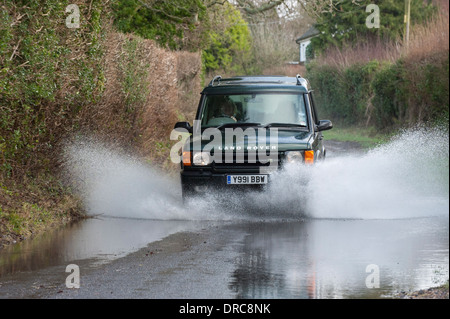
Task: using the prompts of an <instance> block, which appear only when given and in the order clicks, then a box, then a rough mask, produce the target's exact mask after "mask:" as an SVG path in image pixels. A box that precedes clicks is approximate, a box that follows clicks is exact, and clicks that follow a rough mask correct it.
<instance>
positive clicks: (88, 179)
mask: <svg viewBox="0 0 450 319" xmlns="http://www.w3.org/2000/svg"><path fill="white" fill-rule="evenodd" d="M448 150H449V143H448V130H447V131H446V130H440V129H433V130H427V129H416V130H409V131H405V132H404V133H402V134H400V135H398V136H397V137H395V138H394V139H392V141H391V142H390V143H388V144H386V145H383V146H380V147H378V148H376V149H374V150H372V151H369V152H368V153H366V154H363V155H360V156H356V155H351V156H340V157H336V158H328V159H327V160H326V161H325V162H323V163H320V164H318V165H316V166H314V167H303V166H291V167H286V169H284V170H283V171H280V172H278V173H277V174H275V175H274V176H272V177H273V178H272V181H271V184H270V186H269V187H268V189H266V190H265V191H264V192H259V191H258V192H235V193H228V192H227V193H225V192H221V193H210V194H207V195H205V196H202V197H197V198H194V199H192V200H190V201H188V202H186V203H182V201H181V190H180V181H179V178H171V177H168V176H166V175H164V174H163V173H161V172H160V171H158V170H156V169H153V168H152V167H151V166H150V165H148V164H146V163H143V162H142V161H141V160H139V159H137V158H135V157H133V156H130V155H129V154H126V153H124V152H121V151H118V150H117V149H114V148H111V147H107V146H105V145H104V144H102V143H99V142H97V141H93V140H89V139H83V140H82V141H79V142H77V143H72V144H70V145H68V147H67V148H66V167H67V172H68V176H69V177H70V181H71V183H72V184H73V185H76V186H77V189H78V190H79V191H80V195H81V196H82V197H83V200H84V203H85V206H86V209H87V211H88V213H89V214H93V215H97V214H104V215H108V216H114V217H132V218H147V219H158V220H172V219H181V220H236V219H245V220H249V219H258V220H261V219H263V220H267V219H280V218H283V219H286V218H295V219H298V218H304V217H311V218H358V219H385V218H410V217H423V216H432V215H443V214H445V215H447V214H448V208H449V151H448ZM174 165H175V164H174Z"/></svg>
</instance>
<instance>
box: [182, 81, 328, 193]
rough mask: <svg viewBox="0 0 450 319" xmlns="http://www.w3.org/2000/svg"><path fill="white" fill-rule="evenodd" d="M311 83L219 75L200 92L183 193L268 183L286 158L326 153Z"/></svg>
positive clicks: (188, 129) (308, 160) (324, 124)
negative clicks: (310, 86)
mask: <svg viewBox="0 0 450 319" xmlns="http://www.w3.org/2000/svg"><path fill="white" fill-rule="evenodd" d="M331 128H332V123H331V122H330V121H328V120H319V118H318V115H317V112H316V108H315V105H314V98H313V95H312V91H311V90H310V89H309V88H308V82H307V81H306V80H305V79H304V78H302V77H301V76H299V75H297V77H275V76H244V77H233V78H227V79H222V78H221V77H220V76H217V77H215V78H214V79H213V80H212V81H211V82H210V83H209V85H208V86H207V87H205V88H204V90H203V91H202V92H201V99H200V103H199V106H198V110H197V115H196V118H195V120H194V123H193V125H192V126H191V124H190V123H188V122H178V123H176V125H175V131H177V132H184V133H188V134H189V137H188V138H187V140H186V143H185V144H184V145H183V147H182V150H181V153H182V155H181V154H180V155H181V156H180V159H181V185H182V193H183V197H184V198H185V197H186V196H190V195H195V194H201V193H204V192H210V191H212V190H217V189H219V190H224V189H225V190H227V189H228V190H236V189H248V188H264V187H265V185H267V184H269V183H270V182H271V174H272V173H273V172H274V171H276V170H279V169H281V168H282V167H283V166H284V165H285V164H286V163H292V162H298V163H301V165H309V164H313V163H315V162H316V161H319V160H322V159H324V158H325V155H326V150H325V148H324V145H323V143H322V138H323V137H322V133H321V132H322V131H324V130H329V129H331Z"/></svg>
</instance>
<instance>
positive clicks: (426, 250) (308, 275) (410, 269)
mask: <svg viewBox="0 0 450 319" xmlns="http://www.w3.org/2000/svg"><path fill="white" fill-rule="evenodd" d="M241 227H245V228H246V230H247V231H248V235H247V236H246V238H245V240H244V242H243V243H242V247H241V252H240V257H239V258H238V259H237V260H236V265H237V266H236V267H237V268H236V270H235V271H234V273H233V275H232V278H231V282H230V285H229V288H230V289H231V290H232V291H233V292H235V293H236V296H237V297H238V298H379V297H383V296H390V295H392V294H394V293H396V292H400V291H409V290H417V289H423V288H427V287H430V286H436V285H439V284H443V283H444V282H446V281H447V280H448V246H449V242H448V239H449V238H448V237H449V236H448V235H449V232H448V230H449V228H448V218H445V217H444V218H421V219H403V220H306V221H303V222H301V221H298V222H289V223H275V222H274V223H260V224H249V225H245V226H241ZM369 265H375V267H377V269H379V273H378V274H379V276H378V277H379V278H378V279H379V288H377V287H373V285H372V287H369V286H368V285H366V279H372V278H371V277H370V276H372V277H373V276H374V275H377V274H375V273H374V272H373V271H372V268H370V267H369V268H367V267H368V266H369ZM369 283H370V281H369Z"/></svg>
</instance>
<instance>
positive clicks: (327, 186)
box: [308, 128, 449, 219]
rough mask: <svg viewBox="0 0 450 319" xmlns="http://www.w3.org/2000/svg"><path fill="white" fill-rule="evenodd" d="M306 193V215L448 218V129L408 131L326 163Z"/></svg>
mask: <svg viewBox="0 0 450 319" xmlns="http://www.w3.org/2000/svg"><path fill="white" fill-rule="evenodd" d="M310 190H311V200H310V201H309V205H308V207H309V209H308V211H309V212H310V214H311V216H313V217H317V218H363V219H366V218H409V217H425V216H433V215H447V214H448V208H449V138H448V130H446V129H438V128H436V129H425V128H418V129H414V130H408V131H405V132H403V133H402V134H399V135H398V136H396V137H394V138H393V139H392V140H391V142H390V143H387V144H385V145H382V146H379V147H377V148H375V149H373V150H371V151H369V152H368V153H367V154H365V155H363V156H361V157H350V158H345V157H344V158H335V159H330V160H328V161H327V162H326V163H324V165H321V166H320V167H318V168H317V169H316V170H315V171H314V173H313V177H312V178H311V183H310Z"/></svg>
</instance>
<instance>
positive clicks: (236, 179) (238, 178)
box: [227, 175, 268, 185]
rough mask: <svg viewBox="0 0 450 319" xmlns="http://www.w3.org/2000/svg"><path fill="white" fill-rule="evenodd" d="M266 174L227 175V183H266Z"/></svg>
mask: <svg viewBox="0 0 450 319" xmlns="http://www.w3.org/2000/svg"><path fill="white" fill-rule="evenodd" d="M267 180H268V177H267V175H228V176H227V184H229V185H232V184H240V185H242V184H244V185H246V184H267Z"/></svg>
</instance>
